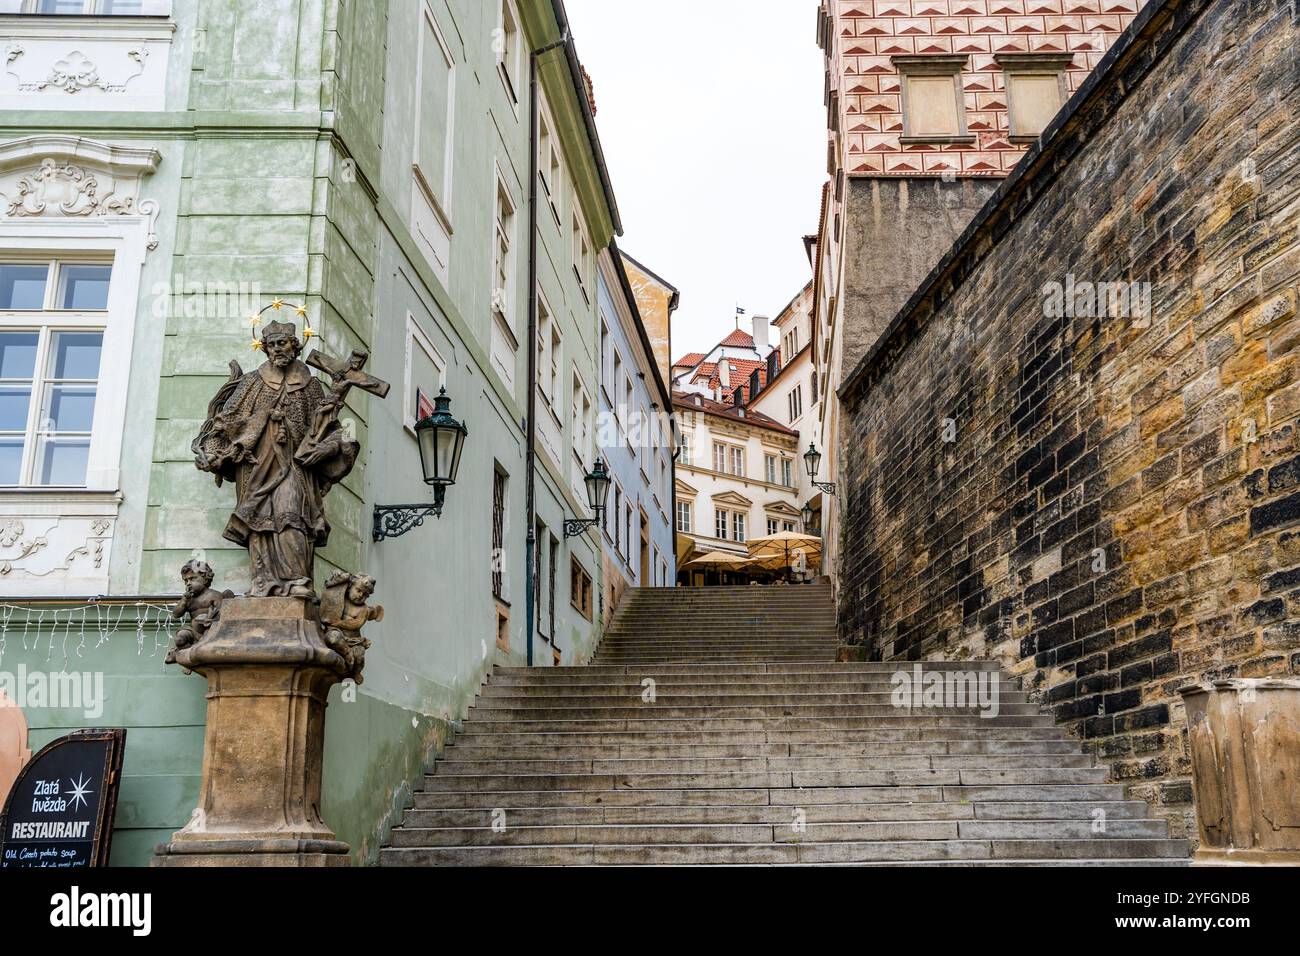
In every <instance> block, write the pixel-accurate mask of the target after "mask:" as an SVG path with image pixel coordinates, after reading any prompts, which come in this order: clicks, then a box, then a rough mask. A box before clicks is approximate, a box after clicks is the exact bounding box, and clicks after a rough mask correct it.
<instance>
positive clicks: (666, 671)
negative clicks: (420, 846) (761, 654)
mask: <svg viewBox="0 0 1300 956" xmlns="http://www.w3.org/2000/svg"><path fill="white" fill-rule="evenodd" d="M906 666H907V665H904V667H906ZM899 669H900V666H899V665H898V664H891V663H882V662H880V661H874V662H854V663H843V664H842V663H837V662H834V661H801V662H787V663H779V662H764V661H756V662H752V663H746V664H665V665H662V667H660V668H658V669H657V670H656V671H655V673H653V674H647V673H646V672H644V671H643V670H641V669H639V668H638V667H637V666H636V665H628V664H611V665H600V664H588V665H586V666H584V667H544V668H537V667H532V668H529V667H498V668H497V669H496V670H495V671H494V672H493V674H494V676H499V677H523V678H536V679H540V680H555V679H558V678H560V677H562V676H567V675H571V676H574V677H578V678H581V679H583V680H587V679H590V678H591V677H593V676H601V677H603V676H605V675H607V674H621V675H624V676H629V677H637V679H638V680H639V679H641V677H644V676H651V677H653V676H656V675H663V677H664V679H666V678H667V677H668V676H671V675H674V674H709V675H713V674H728V675H733V676H735V675H742V674H815V673H827V672H830V673H834V674H885V675H890V674H893V673H894V672H895V671H898V670H899ZM998 669H999V668H998V665H997V663H996V662H994V661H929V662H927V663H925V665H924V670H925V671H927V672H928V671H996V670H998Z"/></svg>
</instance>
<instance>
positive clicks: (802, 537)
mask: <svg viewBox="0 0 1300 956" xmlns="http://www.w3.org/2000/svg"><path fill="white" fill-rule="evenodd" d="M801 553H802V554H803V556H804V558H806V559H807V561H808V563H809V564H810V565H820V564H821V557H822V539H821V538H818V537H814V536H813V535H810V534H799V533H798V532H795V531H781V532H779V533H777V534H769V535H766V536H764V537H762V538H753V539H752V540H750V542H749V559H750V561H752V562H753V563H754V564H755V565H757V566H760V567H765V568H770V569H772V570H778V569H781V568H784V569H785V571H786V572H787V573H789V571H790V559H791V558H792V557H794V556H795V555H798V554H801Z"/></svg>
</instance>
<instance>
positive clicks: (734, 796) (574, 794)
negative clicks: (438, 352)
mask: <svg viewBox="0 0 1300 956" xmlns="http://www.w3.org/2000/svg"><path fill="white" fill-rule="evenodd" d="M413 799H414V806H415V808H416V809H420V810H439V809H464V808H475V807H477V808H496V807H503V806H510V807H590V806H604V807H680V806H708V807H741V806H743V807H753V806H777V807H812V806H825V805H831V804H836V805H838V804H852V805H861V804H871V803H898V802H909V803H932V802H933V803H975V804H978V803H1008V804H1010V803H1037V802H1042V803H1057V802H1065V803H1074V802H1079V803H1083V804H1086V805H1087V806H1089V807H1090V808H1091V807H1093V806H1096V805H1098V804H1100V805H1102V806H1103V807H1109V806H1111V805H1113V804H1116V803H1123V802H1125V797H1124V788H1123V786H1121V785H1120V784H1116V783H1103V784H1022V785H1019V786H1012V785H1001V786H998V785H994V786H981V787H962V786H933V785H929V786H872V787H818V788H809V789H804V790H795V789H791V788H784V789H778V790H769V789H768V788H765V787H748V788H740V789H735V788H726V789H713V790H706V789H699V790H683V789H665V790H645V789H643V790H631V789H621V790H521V791H513V792H503V791H488V790H420V791H417V792H416V793H415V794H414V798H413Z"/></svg>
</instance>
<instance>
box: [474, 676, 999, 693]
mask: <svg viewBox="0 0 1300 956" xmlns="http://www.w3.org/2000/svg"><path fill="white" fill-rule="evenodd" d="M646 680H652V681H654V682H655V684H656V685H658V689H659V690H664V689H671V690H674V691H678V690H686V691H691V692H693V693H714V692H716V693H721V694H727V693H732V692H734V691H735V690H736V688H747V687H753V688H756V689H758V690H759V691H762V690H767V689H780V688H786V689H792V690H800V691H808V692H825V691H829V692H836V691H841V690H846V689H849V690H869V691H877V692H882V691H892V690H893V688H894V687H895V686H896V682H895V681H894V680H893V679H892V678H890V677H888V676H885V675H883V674H836V673H815V674H736V675H728V674H700V675H693V674H680V675H674V674H664V675H661V674H655V673H653V672H651V673H647V674H646V675H645V676H644V677H634V676H628V675H624V674H611V675H609V676H607V677H603V678H602V677H590V678H588V679H587V680H575V679H572V678H571V676H570V675H557V676H556V678H555V679H552V680H546V679H545V678H538V679H536V680H531V681H530V680H527V679H525V678H519V677H493V678H492V679H491V680H489V681H488V683H487V684H485V685H484V687H483V693H484V694H494V693H498V692H504V691H509V692H511V693H520V694H536V695H539V696H547V695H551V694H600V693H636V694H640V693H641V692H642V691H643V690H645V684H644V683H643V681H646ZM984 680H986V681H993V682H994V683H996V686H997V688H998V690H999V691H1017V690H1020V684H1019V681H1015V680H1006V679H1004V678H996V679H995V678H994V677H993V676H990V677H988V678H984ZM986 686H987V685H986Z"/></svg>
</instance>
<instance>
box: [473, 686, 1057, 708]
mask: <svg viewBox="0 0 1300 956" xmlns="http://www.w3.org/2000/svg"><path fill="white" fill-rule="evenodd" d="M994 686H998V685H994ZM644 693H645V689H643V688H637V689H635V690H629V691H627V692H625V693H621V694H608V693H606V694H590V693H588V694H577V693H564V692H563V691H560V692H556V693H550V694H537V693H529V692H523V693H520V692H518V691H505V692H502V691H495V692H492V693H489V692H488V691H487V690H486V689H485V690H484V692H483V693H482V694H481V695H480V696H479V697H478V698H477V699H476V700H475V702H474V706H475V707H477V708H481V709H482V710H500V709H521V708H531V709H536V708H538V707H560V708H571V707H581V708H583V709H587V710H590V709H593V708H607V707H624V706H628V705H629V703H630V704H631V706H634V707H640V708H641V709H650V708H657V707H714V708H728V707H747V706H756V705H761V706H773V705H784V704H797V705H799V706H801V707H806V706H810V705H813V704H832V705H834V704H853V705H861V706H864V707H895V704H894V699H895V696H896V695H895V694H894V693H893V692H892V691H888V690H884V691H877V690H860V689H858V688H852V689H841V690H838V691H829V692H821V691H813V690H809V689H807V688H801V687H780V688H776V689H773V690H765V691H757V692H756V691H754V690H752V689H751V688H749V687H745V686H743V685H741V686H737V687H732V688H730V689H727V690H723V691H717V692H706V693H702V694H695V693H691V692H690V691H689V690H688V689H684V688H680V687H669V686H663V687H659V686H656V687H655V693H654V700H652V701H648V700H644V699H643V694H644ZM985 693H986V694H988V698H987V699H988V700H989V702H990V703H994V702H996V703H997V704H998V707H999V710H1000V709H1001V708H1002V707H1005V706H1007V705H1008V704H1027V703H1029V697H1028V695H1027V694H1026V693H1025V692H1024V691H1022V690H1007V691H998V692H997V695H996V696H993V693H992V689H991V688H986V690H985ZM905 699H906V700H907V701H908V703H907V705H906V706H897V707H896V708H895V709H898V710H915V709H917V708H915V707H913V706H911V704H912V701H911V697H910V695H906V696H905ZM968 699H971V700H973V701H975V703H974V704H973V705H972V706H975V708H976V709H980V708H981V706H982V704H980V703H979V701H978V699H977V697H976V693H975V692H974V691H972V692H971V693H970V697H969V698H968ZM920 709H922V710H950V709H959V708H949V707H943V706H940V705H935V706H933V707H922V708H920ZM1040 711H1041V708H1040V707H1039V705H1037V704H1035V705H1034V711H1033V712H1034V713H1038V712H1040Z"/></svg>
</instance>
